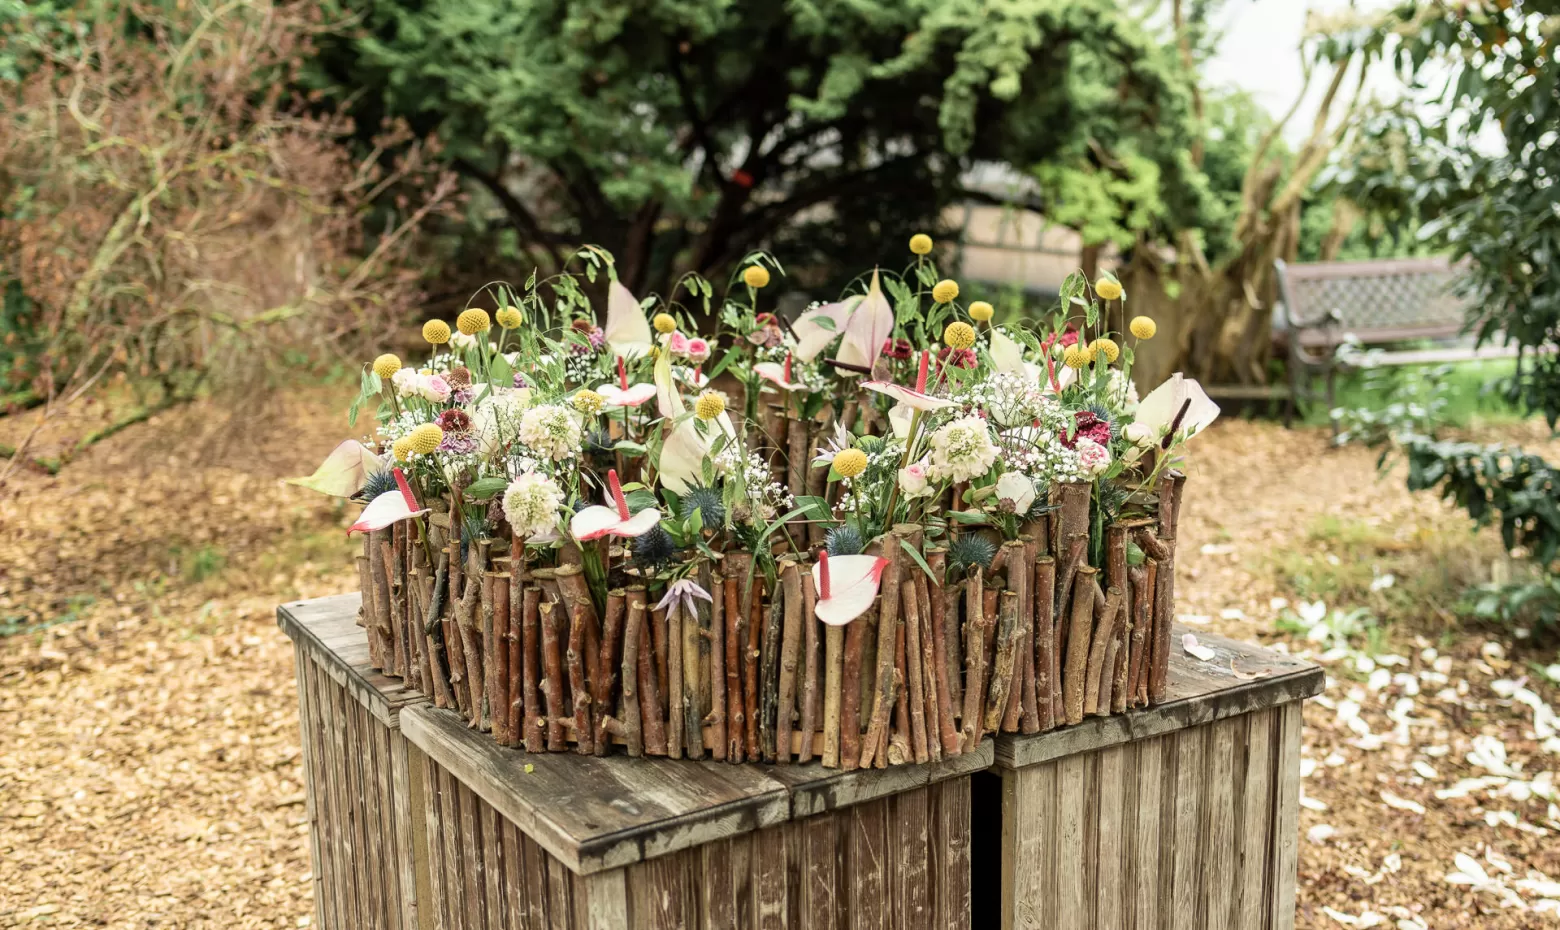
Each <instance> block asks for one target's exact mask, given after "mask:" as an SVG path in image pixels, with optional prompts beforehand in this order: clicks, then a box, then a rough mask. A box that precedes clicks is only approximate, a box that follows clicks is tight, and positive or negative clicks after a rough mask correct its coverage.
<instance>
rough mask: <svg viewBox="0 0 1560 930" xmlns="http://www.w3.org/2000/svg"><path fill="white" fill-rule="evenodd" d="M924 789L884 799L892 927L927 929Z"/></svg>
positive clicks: (929, 910) (928, 901)
mask: <svg viewBox="0 0 1560 930" xmlns="http://www.w3.org/2000/svg"><path fill="white" fill-rule="evenodd" d="M927 801H928V799H927V789H926V788H916V789H914V790H911V791H906V792H904V793H903V794H897V795H894V796H892V797H890V798H888V799H887V803H888V809H889V839H888V848H889V854H890V856H891V857H892V860H891V861H893V862H894V868H893V872H892V877H893V881H892V883H891V884H892V887H893V891H894V894H893V901H894V908H895V913H894V926H895V927H896V928H898V930H931V926H932V906H931V905H932V902H931V896H930V894H929V892H930V879H931V876H930V875H929V873H928V868H929V866H928V862H927V848H926V846H927V833H928V829H927V817H928V814H929V811H928V807H927Z"/></svg>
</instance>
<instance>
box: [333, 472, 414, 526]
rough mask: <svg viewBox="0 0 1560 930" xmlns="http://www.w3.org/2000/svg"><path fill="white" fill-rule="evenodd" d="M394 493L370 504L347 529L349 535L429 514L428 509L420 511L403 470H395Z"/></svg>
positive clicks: (389, 492)
mask: <svg viewBox="0 0 1560 930" xmlns="http://www.w3.org/2000/svg"><path fill="white" fill-rule="evenodd" d="M395 485H396V489H395V490H394V491H386V492H385V493H383V494H381V495H379V496H378V497H376V498H374V499H373V500H371V501H369V502H368V506H367V507H364V508H363V512H362V513H361V514H358V521H357V522H356V523H354V524H352V525H351V526H349V527H347V535H348V536H351V535H352V534H353V533H371V532H373V531H374V530H382V529H384V528H385V527H387V526H389V525H390V524H392V523H399V522H400V521H402V520H405V519H407V518H408V517H420V516H422V515H423V514H425V513H427V512H428V510H427V508H423V509H420V510H419V509H418V507H417V498H415V497H413V496H412V487H411V485H409V484H407V483H406V476H405V475H403V474H401V469H399V468H397V469H395Z"/></svg>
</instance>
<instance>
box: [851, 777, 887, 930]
mask: <svg viewBox="0 0 1560 930" xmlns="http://www.w3.org/2000/svg"><path fill="white" fill-rule="evenodd" d="M846 814H847V816H848V817H849V818H850V820H849V837H848V839H847V848H846V854H845V862H846V868H847V870H848V874H849V875H850V876H851V878H852V879H853V880H854V887H853V888H852V889H851V896H850V898H849V899H848V902H847V905H846V908H847V911H848V913H849V918H850V919H849V922H848V923H847V924H846V926H847V927H849V928H850V930H888V927H889V914H888V869H887V862H888V850H887V848H886V845H887V842H888V838H887V831H886V825H885V824H884V816H883V805H881V804H857V805H855V806H854V807H851V808H849V809H848V810H847V812H846Z"/></svg>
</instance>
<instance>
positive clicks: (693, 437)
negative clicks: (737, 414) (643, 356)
mask: <svg viewBox="0 0 1560 930" xmlns="http://www.w3.org/2000/svg"><path fill="white" fill-rule="evenodd" d="M655 389H656V406H657V407H658V408H659V410H660V413H661V416H663V417H665V418H666V419H668V420H670V421H672V422H674V423H677V426H675V427H674V428H673V429H672V431H671V433H670V434H669V435H667V437H666V440H665V441H664V442H663V443H662V444H661V458H660V461H659V463H658V464H657V470H656V481H657V482H659V483H660V485H661V487H663V488H666V489H667V490H668V491H671V492H672V493H673V494H686V493H687V492H688V489H689V488H690V487H694V486H696V485H699V484H701V483H702V482H703V478H704V460H705V458H706V457H708V456H709V454H710V439H708V438H706V437H705V435H704V433H701V432H700V430H699V423H700V422H701V421H699V420H697V419H695V418H693V417H687V416H684V414H686V413H687V410H688V408H687V406H686V405H684V403H683V399H682V394H680V393H679V392H678V390H677V386H676V385H675V384H674V383H673V382H672V357H671V354H670V353H667V352H663V353H661V355H660V357H659V358H657V359H656V360H655ZM678 421H680V422H678ZM711 422H713V423H715V424H716V426H717V427H718V428H719V429H720V430H721V432H723V433H725V434H726V435H727V436H729V437H733V438H735V436H736V434H737V430H736V427H735V426H733V425H732V423H731V416H730V415H729V414H727V413H721V415H720V416H718V417H716V418H715V419H714V420H713V421H711ZM707 430H708V427H706V431H707Z"/></svg>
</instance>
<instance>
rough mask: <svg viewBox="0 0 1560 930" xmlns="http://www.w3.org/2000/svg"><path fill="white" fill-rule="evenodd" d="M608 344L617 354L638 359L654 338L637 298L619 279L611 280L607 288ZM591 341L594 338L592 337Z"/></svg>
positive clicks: (606, 334) (647, 349)
mask: <svg viewBox="0 0 1560 930" xmlns="http://www.w3.org/2000/svg"><path fill="white" fill-rule="evenodd" d="M604 335H605V337H606V342H607V345H609V346H611V347H612V351H613V352H614V353H616V354H618V355H623V356H627V357H628V358H637V357H638V356H641V355H644V354H645V353H646V352H649V351H650V345H651V343H652V341H653V339H652V337H651V335H650V321H649V320H648V319H646V318H645V311H644V309H643V308H642V307H640V306H639V301H637V300H635V299H634V295H633V294H632V293H631V292H630V291H629V289H628V288H626V287H624V286H623V284H622V282H620V281H613V282H612V284H611V286H610V287H608V288H607V327H606V332H605V334H604ZM592 341H594V340H592Z"/></svg>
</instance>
